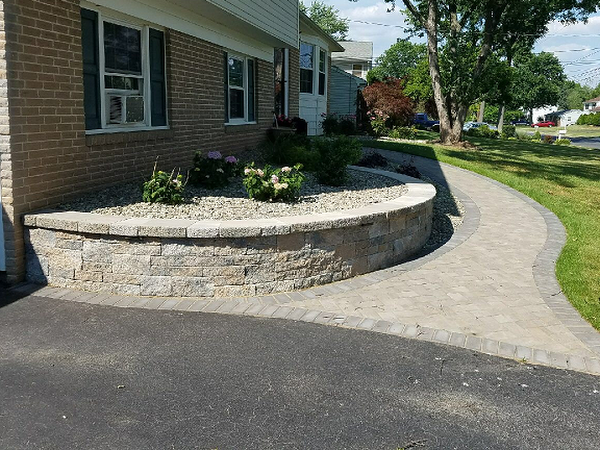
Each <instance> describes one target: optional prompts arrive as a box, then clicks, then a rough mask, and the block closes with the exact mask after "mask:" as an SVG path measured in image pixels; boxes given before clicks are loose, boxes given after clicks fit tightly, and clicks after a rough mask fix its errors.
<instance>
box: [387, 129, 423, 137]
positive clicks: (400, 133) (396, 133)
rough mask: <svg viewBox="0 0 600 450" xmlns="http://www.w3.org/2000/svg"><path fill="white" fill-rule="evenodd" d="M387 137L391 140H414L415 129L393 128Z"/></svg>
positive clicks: (415, 135)
mask: <svg viewBox="0 0 600 450" xmlns="http://www.w3.org/2000/svg"><path fill="white" fill-rule="evenodd" d="M388 136H389V137H391V138H392V139H416V138H417V129H416V128H415V127H394V128H392V129H391V131H390V132H389V134H388Z"/></svg>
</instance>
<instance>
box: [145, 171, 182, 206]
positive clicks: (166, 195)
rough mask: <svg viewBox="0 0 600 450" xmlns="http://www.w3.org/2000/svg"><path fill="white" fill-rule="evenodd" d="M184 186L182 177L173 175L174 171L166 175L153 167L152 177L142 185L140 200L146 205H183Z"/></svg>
mask: <svg viewBox="0 0 600 450" xmlns="http://www.w3.org/2000/svg"><path fill="white" fill-rule="evenodd" d="M185 184H186V183H185V182H184V181H183V176H182V175H180V174H179V173H178V174H177V175H175V169H173V171H172V172H171V173H167V172H163V171H162V170H159V171H157V170H156V165H155V166H154V170H153V171H152V177H151V178H150V179H149V180H148V181H146V182H145V183H144V184H143V187H142V200H143V201H144V202H146V203H164V204H167V205H178V204H179V203H183V190H184V188H185Z"/></svg>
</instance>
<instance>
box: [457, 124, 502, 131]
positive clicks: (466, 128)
mask: <svg viewBox="0 0 600 450" xmlns="http://www.w3.org/2000/svg"><path fill="white" fill-rule="evenodd" d="M483 125H486V126H487V127H488V128H489V129H490V130H498V127H497V126H496V125H491V124H489V123H487V122H466V123H465V124H464V125H463V131H469V130H472V129H473V128H479V127H481V126H483Z"/></svg>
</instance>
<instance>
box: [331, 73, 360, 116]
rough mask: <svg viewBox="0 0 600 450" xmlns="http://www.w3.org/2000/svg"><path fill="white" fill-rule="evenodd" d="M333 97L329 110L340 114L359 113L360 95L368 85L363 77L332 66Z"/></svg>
mask: <svg viewBox="0 0 600 450" xmlns="http://www.w3.org/2000/svg"><path fill="white" fill-rule="evenodd" d="M330 84H331V98H330V101H329V112H330V113H335V114H337V115H338V116H347V115H357V113H358V101H357V99H358V95H359V92H360V91H361V90H362V89H363V88H364V87H365V86H366V85H367V82H366V81H365V80H363V79H362V78H359V77H355V76H354V75H352V74H349V73H347V72H345V71H343V70H342V69H340V68H339V67H337V66H333V67H332V68H331V83H330Z"/></svg>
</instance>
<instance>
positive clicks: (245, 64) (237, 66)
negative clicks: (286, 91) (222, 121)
mask: <svg viewBox="0 0 600 450" xmlns="http://www.w3.org/2000/svg"><path fill="white" fill-rule="evenodd" d="M226 58H227V76H226V77H225V79H226V83H227V84H226V90H227V93H226V95H227V98H226V100H227V101H226V103H227V108H226V109H227V117H226V119H227V123H229V124H239V123H248V122H254V121H255V120H256V111H255V109H256V106H255V104H256V101H255V91H256V87H255V80H256V74H255V62H254V60H253V59H252V58H247V57H245V56H241V55H234V54H232V53H228V54H227V55H226Z"/></svg>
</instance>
